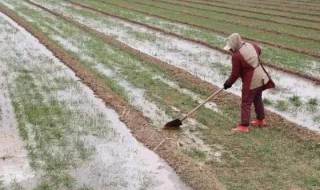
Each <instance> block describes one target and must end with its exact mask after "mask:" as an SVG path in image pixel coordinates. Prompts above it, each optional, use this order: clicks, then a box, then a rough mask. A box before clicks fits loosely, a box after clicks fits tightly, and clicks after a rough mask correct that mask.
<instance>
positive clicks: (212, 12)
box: [139, 1, 318, 38]
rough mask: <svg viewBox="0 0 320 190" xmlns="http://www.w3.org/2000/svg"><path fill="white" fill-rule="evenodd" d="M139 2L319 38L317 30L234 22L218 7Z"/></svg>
mask: <svg viewBox="0 0 320 190" xmlns="http://www.w3.org/2000/svg"><path fill="white" fill-rule="evenodd" d="M139 2H143V3H146V4H152V5H157V6H159V7H163V8H169V9H174V10H181V8H183V10H184V11H187V12H188V13H192V14H195V15H199V16H206V17H210V18H223V19H224V20H226V21H233V22H236V23H239V24H242V25H249V26H256V27H259V28H261V29H263V28H268V29H272V30H276V31H280V32H286V33H291V34H295V35H301V36H310V37H314V38H318V36H317V35H316V34H317V31H316V30H308V29H304V28H300V27H295V26H289V25H283V24H277V23H270V22H265V21H261V20H257V19H252V18H241V17H238V18H237V19H236V20H234V16H233V15H230V14H228V10H226V9H221V8H218V7H215V8H213V7H205V9H206V10H200V9H197V8H191V7H192V5H191V4H185V3H182V2H178V1H166V2H169V3H164V2H155V1H152V3H151V2H148V1H147V2H146V1H139ZM172 2H173V3H174V4H173V3H172ZM175 4H178V5H175ZM223 11H225V12H224V13H222V12H223ZM236 12H238V11H236ZM239 12H240V11H239ZM292 31H297V32H296V33H292Z"/></svg>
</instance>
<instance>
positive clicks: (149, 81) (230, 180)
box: [18, 7, 319, 189]
mask: <svg viewBox="0 0 320 190" xmlns="http://www.w3.org/2000/svg"><path fill="white" fill-rule="evenodd" d="M18 10H19V12H22V13H24V14H25V15H29V13H28V12H33V13H35V14H38V16H37V17H32V18H34V19H35V20H36V22H34V23H33V25H34V26H35V27H37V28H40V27H43V25H44V23H48V24H47V25H46V26H45V27H43V30H44V31H45V32H46V35H47V36H48V37H49V38H51V39H53V36H54V35H59V36H61V37H63V38H64V39H73V40H74V42H73V43H74V45H76V46H77V47H79V48H80V49H82V50H83V51H82V52H81V53H79V52H78V53H77V52H71V51H70V50H69V51H68V52H69V53H73V55H75V56H77V59H78V60H80V61H81V63H83V65H85V66H86V67H87V68H88V69H90V70H91V71H92V72H93V73H95V74H96V73H99V72H98V71H96V68H95V67H94V65H93V63H92V62H90V61H88V60H83V59H81V56H82V55H83V54H86V55H87V56H89V57H92V58H94V59H95V60H96V61H97V62H100V63H103V65H104V66H105V67H110V68H112V67H115V66H117V67H120V68H121V71H120V76H121V77H123V78H125V79H126V80H128V81H130V83H132V84H133V85H134V86H135V87H137V88H142V89H145V90H146V93H145V95H146V97H147V98H148V99H150V100H151V101H153V102H155V103H156V104H157V105H158V106H159V107H161V108H162V109H163V110H169V109H171V106H175V107H177V108H178V109H180V110H183V111H184V110H189V109H190V108H192V107H194V106H195V105H197V103H196V102H194V101H192V100H191V99H190V97H188V96H186V95H183V94H181V93H179V92H177V91H176V90H175V89H172V88H168V86H167V85H165V84H163V83H161V82H160V81H158V80H153V78H152V77H153V76H154V75H160V76H163V77H164V78H167V79H170V80H175V78H173V77H172V76H170V73H169V72H168V71H166V70H165V69H164V68H161V67H159V66H157V65H153V64H149V63H145V62H143V61H141V60H140V59H138V58H137V57H135V56H132V55H129V54H127V53H125V52H123V51H121V49H119V48H117V47H114V46H112V45H109V44H106V43H105V42H103V41H102V40H101V39H99V38H97V37H95V36H94V35H92V34H86V33H85V32H84V31H82V30H79V29H78V28H76V27H74V26H72V25H69V24H68V23H65V22H63V21H61V20H59V19H53V18H52V17H49V16H48V17H49V18H46V16H47V13H44V12H36V11H34V10H30V9H28V8H25V7H18ZM40 15H41V17H40ZM57 25H59V26H60V31H59V32H57V31H56V30H55V28H54V27H55V26H57ZM72 34H76V35H72ZM82 35H83V36H86V37H87V38H85V40H84V39H81V38H76V36H81V37H82ZM83 42H85V43H83ZM56 43H58V42H57V41H56ZM142 68H143V69H142ZM99 77H100V78H102V79H105V78H107V77H106V76H104V75H99ZM111 81H112V79H111ZM175 82H177V83H178V84H179V86H180V87H186V88H188V89H189V90H192V91H194V92H202V93H203V94H202V95H203V96H207V95H208V92H207V91H206V90H205V89H204V88H202V87H200V86H197V85H196V84H192V83H191V81H189V80H187V79H186V80H183V81H182V80H175ZM105 85H109V83H106V84H105ZM114 85H115V86H117V84H114ZM117 93H118V94H119V95H120V96H123V95H121V94H120V93H119V92H117ZM159 97H160V98H159ZM219 108H221V110H222V111H221V113H215V112H212V111H209V110H207V109H204V108H203V109H200V110H199V112H197V114H195V116H194V118H195V119H196V120H197V121H199V122H201V123H203V124H206V125H207V126H208V128H207V129H199V131H200V132H201V134H202V136H201V138H202V139H203V140H204V142H205V143H206V144H208V145H212V144H220V145H223V147H224V148H225V149H226V150H227V153H225V154H223V160H224V162H223V163H216V162H212V163H211V164H212V165H211V166H210V165H209V166H208V167H213V168H214V169H215V170H216V171H217V176H218V177H219V180H221V181H222V183H223V184H225V185H226V186H227V187H228V189H258V188H264V189H285V188H290V187H288V184H293V185H296V186H299V187H301V188H305V186H304V183H305V178H307V177H308V176H310V175H314V176H319V174H318V170H317V167H318V166H319V159H318V156H319V150H318V149H317V148H316V146H315V144H316V142H313V141H308V140H303V139H299V138H297V137H296V136H295V134H294V132H292V131H289V130H288V129H286V127H273V128H266V129H253V130H252V131H251V133H250V135H248V136H243V135H241V134H238V135H235V136H232V137H230V136H227V135H226V133H227V132H229V130H230V129H231V128H232V127H234V126H233V125H234V124H235V123H236V121H237V120H238V119H239V116H238V110H237V109H235V105H233V104H231V103H228V104H225V105H221V106H220V107H219ZM54 113H58V112H54ZM270 139H272V140H270ZM193 154H194V155H195V156H198V157H202V156H203V154H201V152H198V151H193ZM297 162H299V164H297ZM56 163H59V162H53V163H51V164H50V166H53V168H54V167H60V166H59V164H56ZM64 179H65V180H66V181H65V186H67V185H68V184H69V183H72V180H69V178H67V177H64ZM56 180H57V179H56ZM311 181H312V180H311ZM49 182H50V181H49ZM49 182H48V183H49ZM59 182H60V181H59ZM60 183H61V182H60ZM308 183H310V182H308ZM312 184H316V183H314V182H312ZM44 187H45V186H44ZM310 187H311V189H312V188H313V189H317V188H318V187H317V186H310Z"/></svg>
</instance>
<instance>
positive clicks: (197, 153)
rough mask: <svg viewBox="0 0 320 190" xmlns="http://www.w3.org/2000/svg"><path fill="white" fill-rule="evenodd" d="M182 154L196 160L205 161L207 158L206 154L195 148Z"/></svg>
mask: <svg viewBox="0 0 320 190" xmlns="http://www.w3.org/2000/svg"><path fill="white" fill-rule="evenodd" d="M184 152H185V153H186V154H187V155H189V156H191V157H192V158H194V159H196V160H201V161H205V159H206V158H207V156H206V153H205V152H203V151H201V150H199V149H197V148H191V149H185V150H184Z"/></svg>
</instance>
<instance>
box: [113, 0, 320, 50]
mask: <svg viewBox="0 0 320 190" xmlns="http://www.w3.org/2000/svg"><path fill="white" fill-rule="evenodd" d="M108 2H112V3H116V4H119V5H122V6H125V7H130V8H135V9H138V10H141V11H145V10H149V9H150V8H152V13H153V14H156V15H161V16H164V17H166V18H174V20H176V21H183V22H187V23H191V24H200V25H201V26H204V27H208V28H211V29H218V30H223V31H227V32H229V33H230V34H231V33H232V32H234V31H237V32H238V33H240V34H242V36H243V37H250V38H254V39H256V40H263V41H268V42H272V43H275V44H280V45H284V46H286V47H299V48H300V49H304V50H310V51H314V52H317V51H319V50H320V47H319V46H318V43H317V42H314V41H310V40H303V39H297V38H294V37H291V36H288V35H283V34H273V33H270V32H266V31H257V30H248V27H246V26H235V25H234V24H229V23H224V22H218V21H215V20H208V19H204V18H200V17H195V16H190V15H188V14H185V13H178V12H177V11H174V10H171V9H170V10H165V9H163V8H158V7H154V6H153V5H154V4H155V3H154V2H152V4H151V3H150V4H148V3H146V2H144V3H143V4H136V3H134V2H132V1H130V0H129V1H125V2H119V1H116V0H110V1H108ZM150 5H152V7H150ZM170 7H171V6H170ZM293 42H294V43H293ZM297 44H298V45H297ZM293 45H295V46H293Z"/></svg>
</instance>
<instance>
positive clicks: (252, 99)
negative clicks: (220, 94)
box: [223, 33, 275, 133]
mask: <svg viewBox="0 0 320 190" xmlns="http://www.w3.org/2000/svg"><path fill="white" fill-rule="evenodd" d="M223 49H225V50H227V51H231V52H232V72H231V75H230V77H229V78H228V79H227V80H226V82H225V83H224V89H228V88H230V87H231V86H232V85H233V83H235V82H236V80H237V79H238V78H239V77H241V79H242V97H241V99H242V100H241V123H240V124H239V125H238V126H237V127H236V128H234V129H232V131H233V132H242V133H248V132H249V128H248V126H249V122H250V114H251V106H252V103H253V105H254V107H255V112H256V114H257V119H256V120H254V121H251V124H252V125H253V126H264V125H266V121H265V114H264V106H263V102H262V91H263V90H265V89H268V88H274V87H275V85H274V83H273V81H272V80H271V78H270V76H269V75H268V73H267V72H266V71H265V69H264V68H263V66H262V65H261V63H260V62H259V56H260V54H261V49H260V47H259V46H257V45H256V44H252V43H248V42H243V41H242V39H241V36H240V35H239V34H238V33H233V34H231V35H230V36H229V37H228V38H227V40H226V46H225V47H224V48H223Z"/></svg>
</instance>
